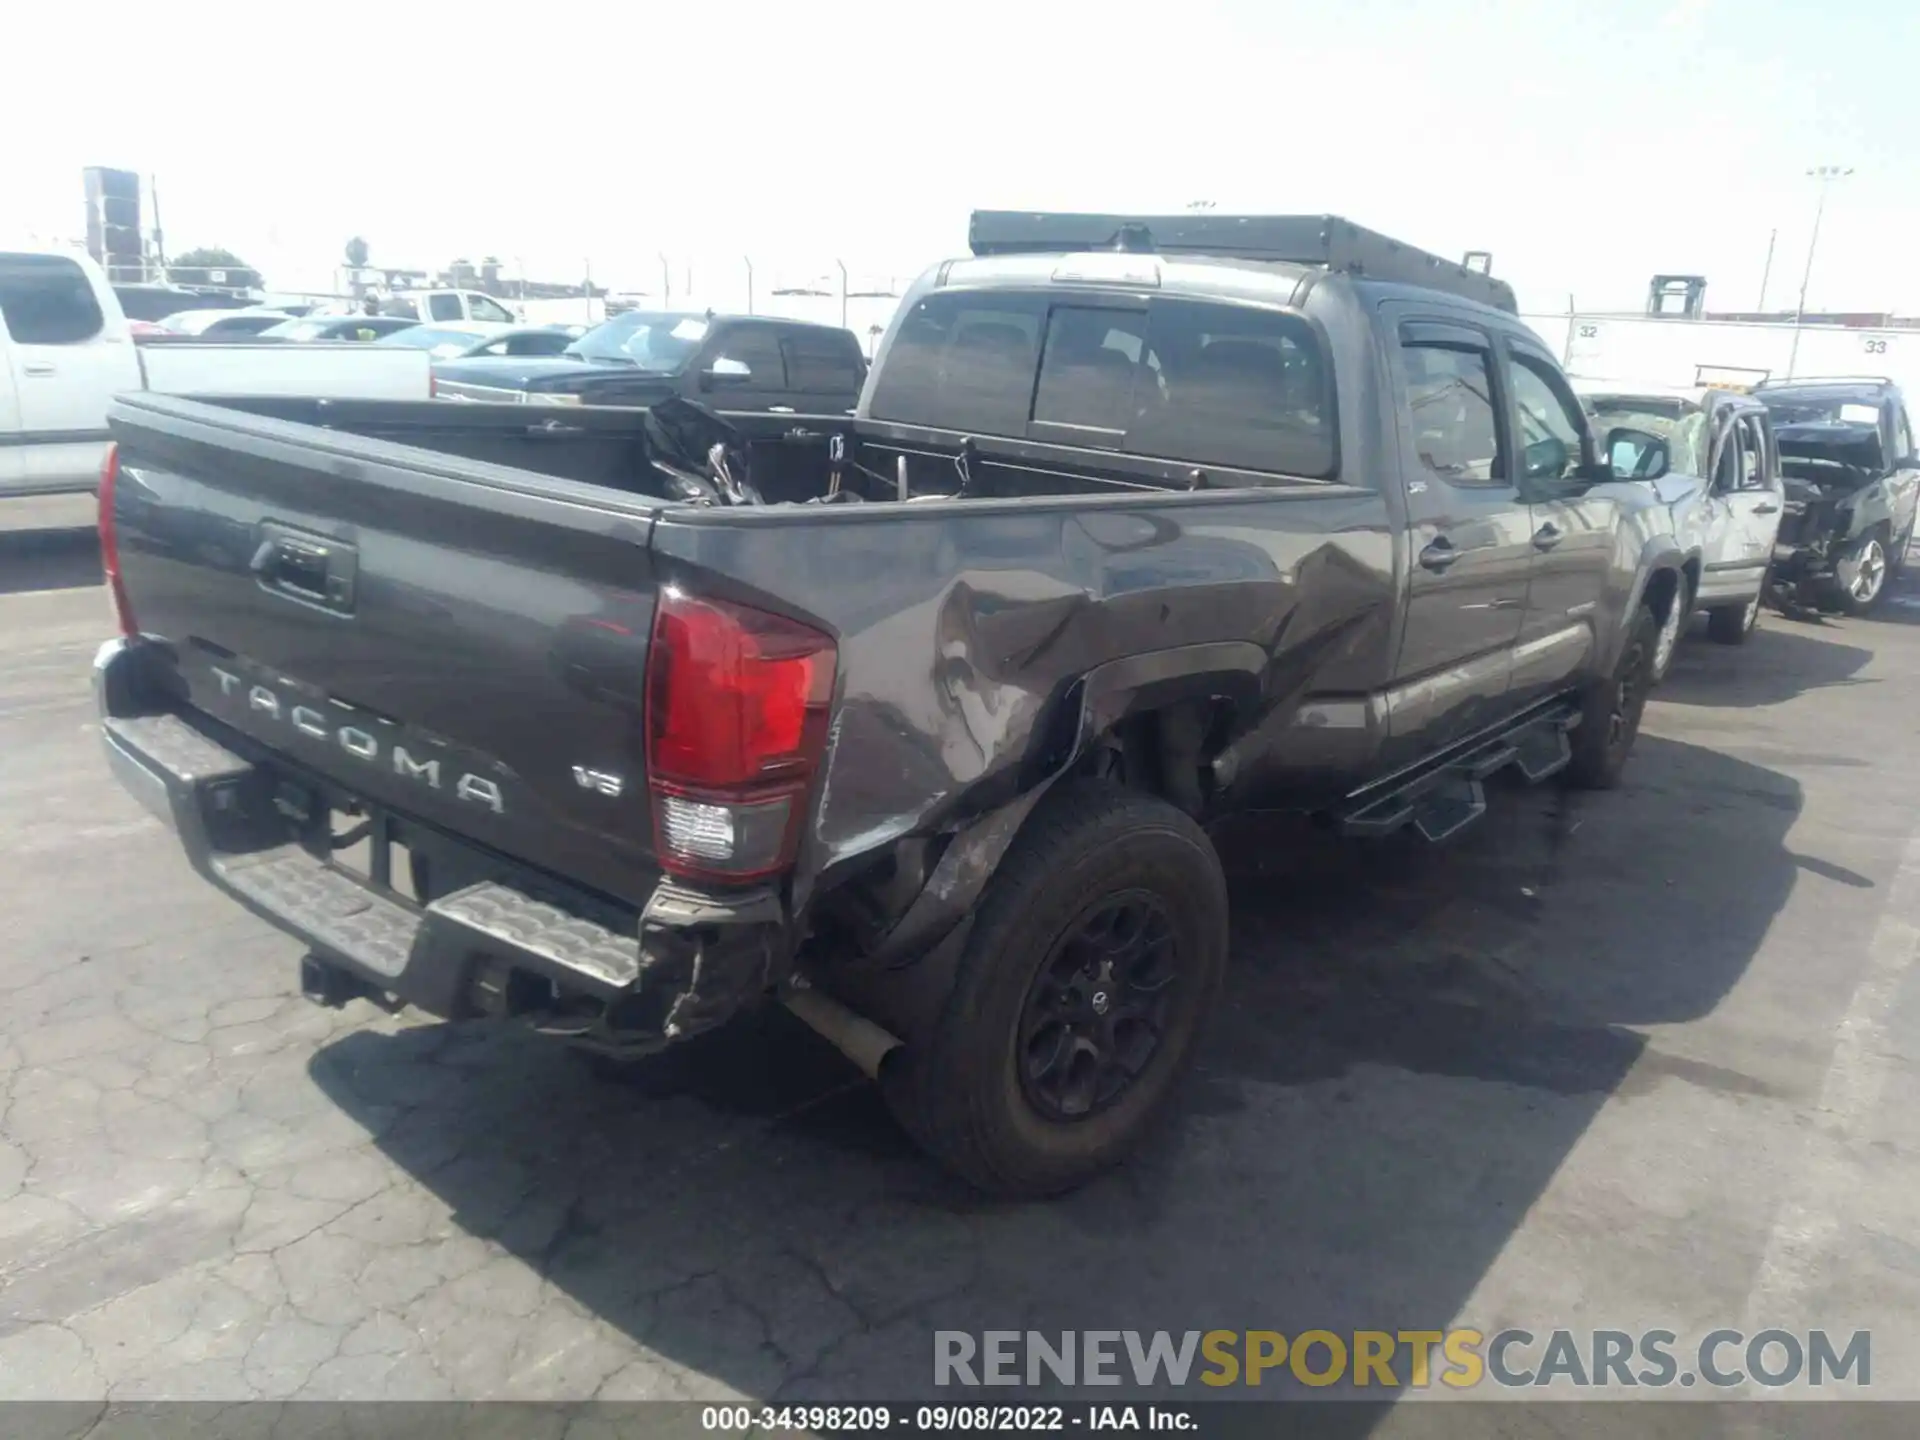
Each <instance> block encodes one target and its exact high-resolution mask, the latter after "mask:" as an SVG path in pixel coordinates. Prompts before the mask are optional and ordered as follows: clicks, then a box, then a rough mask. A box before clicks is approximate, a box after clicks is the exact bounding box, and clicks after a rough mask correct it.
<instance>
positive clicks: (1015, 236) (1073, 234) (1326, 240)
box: [967, 210, 1519, 315]
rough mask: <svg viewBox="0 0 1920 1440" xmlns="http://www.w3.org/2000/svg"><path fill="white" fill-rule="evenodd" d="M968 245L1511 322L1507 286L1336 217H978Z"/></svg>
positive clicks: (1005, 213) (996, 213) (980, 250)
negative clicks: (1173, 268)
mask: <svg viewBox="0 0 1920 1440" xmlns="http://www.w3.org/2000/svg"><path fill="white" fill-rule="evenodd" d="M967 239H968V243H969V246H970V247H971V249H972V251H973V253H974V254H975V255H1022V254H1029V255H1030V254H1048V253H1058V252H1062V251H1084V250H1120V251H1130V252H1135V253H1141V254H1156V255H1210V256H1218V257H1220V258H1223V259H1239V260H1266V261H1274V260H1277V261H1284V262H1286V263H1289V264H1294V265H1318V266H1322V267H1324V268H1326V269H1328V270H1336V271H1340V272H1342V273H1344V274H1348V275H1353V276H1356V277H1363V278H1365V279H1369V280H1384V281H1388V282H1390V283H1394V284H1400V285H1420V286H1424V287H1426V288H1428V289H1430V290H1441V291H1445V292H1446V293H1448V294H1450V295H1456V296H1459V297H1460V298H1462V299H1465V300H1472V301H1476V302H1477V303H1479V304H1482V305H1491V306H1493V307H1494V308H1496V309H1499V310H1504V311H1506V312H1507V313H1508V314H1509V315H1513V314H1518V313H1519V306H1518V305H1517V304H1516V303H1515V300H1514V295H1513V287H1512V286H1511V285H1509V284H1507V283H1506V281H1504V280H1496V279H1494V278H1493V277H1492V276H1491V275H1487V274H1483V273H1482V272H1480V271H1479V270H1477V269H1471V268H1469V267H1468V266H1465V265H1462V264H1460V263H1459V262H1457V261H1453V260H1443V259H1442V258H1441V257H1440V256H1438V255H1433V254H1429V253H1428V252H1427V251H1425V250H1419V249H1416V248H1415V247H1413V246H1411V245H1407V244H1403V243H1402V242H1401V241H1398V240H1394V239H1392V238H1390V237H1389V236H1386V235H1381V234H1378V233H1377V232H1375V231H1372V230H1367V229H1364V228H1363V227H1361V226H1359V225H1355V224H1354V223H1353V222H1352V221H1350V220H1343V219H1341V218H1340V217H1339V216H1337V215H1200V214H1188V215H1082V214H1060V213H1047V212H1033V211H1018V210H976V211H974V212H973V220H972V223H971V224H970V225H969V226H968V231H967Z"/></svg>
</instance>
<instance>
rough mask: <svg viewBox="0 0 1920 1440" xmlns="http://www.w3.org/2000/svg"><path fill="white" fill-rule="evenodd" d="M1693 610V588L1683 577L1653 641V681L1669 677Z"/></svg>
mask: <svg viewBox="0 0 1920 1440" xmlns="http://www.w3.org/2000/svg"><path fill="white" fill-rule="evenodd" d="M1692 611H1693V588H1692V587H1691V586H1690V585H1688V584H1687V582H1686V581H1685V580H1684V579H1683V580H1681V581H1680V582H1679V584H1678V586H1677V587H1676V588H1675V589H1674V592H1673V599H1672V600H1671V601H1670V602H1669V603H1668V605H1667V615H1666V618H1665V619H1664V620H1662V621H1661V622H1660V629H1659V632H1658V633H1657V634H1656V635H1655V636H1654V641H1653V683H1654V684H1656V685H1658V684H1659V683H1660V682H1661V681H1662V680H1664V679H1666V678H1667V671H1668V670H1669V669H1671V668H1672V666H1673V655H1674V652H1675V651H1676V650H1678V649H1679V648H1680V636H1681V634H1682V633H1683V632H1684V631H1685V630H1686V628H1687V618H1688V616H1689V615H1690V614H1691V613H1692Z"/></svg>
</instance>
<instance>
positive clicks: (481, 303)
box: [467, 295, 514, 325]
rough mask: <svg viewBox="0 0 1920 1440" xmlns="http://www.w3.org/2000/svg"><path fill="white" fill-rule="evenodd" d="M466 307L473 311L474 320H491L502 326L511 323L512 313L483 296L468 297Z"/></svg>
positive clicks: (495, 301)
mask: <svg viewBox="0 0 1920 1440" xmlns="http://www.w3.org/2000/svg"><path fill="white" fill-rule="evenodd" d="M467 304H468V306H470V307H471V308H472V310H473V318H474V319H475V320H493V321H497V322H498V323H499V324H502V325H510V324H512V323H513V318H514V317H513V312H512V311H511V310H509V309H507V307H506V306H504V305H502V304H501V303H500V302H499V301H497V300H489V299H487V297H486V296H484V295H473V296H470V297H468V300H467Z"/></svg>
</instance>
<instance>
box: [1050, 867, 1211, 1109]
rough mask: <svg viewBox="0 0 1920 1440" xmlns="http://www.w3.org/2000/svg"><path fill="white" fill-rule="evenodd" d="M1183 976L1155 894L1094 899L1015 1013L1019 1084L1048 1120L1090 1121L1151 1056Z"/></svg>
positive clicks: (1171, 928)
mask: <svg viewBox="0 0 1920 1440" xmlns="http://www.w3.org/2000/svg"><path fill="white" fill-rule="evenodd" d="M1179 978H1180V954H1179V945H1178V942H1177V940H1176V938H1175V934H1174V925H1173V921H1172V919H1171V917H1170V916H1169V915H1168V914H1167V911H1166V907H1165V906H1164V905H1163V904H1162V903H1161V901H1160V900H1159V898H1158V897H1156V896H1154V895H1153V894H1151V893H1149V892H1147V891H1144V890H1133V891H1127V892H1125V893H1123V894H1119V895H1110V896H1105V897H1103V898H1101V899H1100V900H1097V901H1095V902H1094V903H1093V904H1092V905H1091V906H1089V907H1088V909H1087V910H1086V911H1084V912H1083V913H1082V914H1081V915H1080V916H1079V917H1078V918H1077V919H1076V920H1075V921H1074V922H1073V924H1072V925H1071V926H1069V928H1068V929H1067V931H1066V932H1065V933H1064V934H1062V935H1061V936H1060V938H1059V939H1058V940H1056V941H1055V942H1054V944H1053V948H1052V949H1051V950H1050V951H1049V952H1048V954H1047V957H1046V959H1045V960H1044V961H1042V962H1041V965H1040V969H1039V972H1038V973H1037V974H1036V975H1035V976H1034V979H1033V984H1032V986H1031V987H1030V988H1029V989H1028V992H1027V1001H1026V1005H1025V1007H1024V1008H1023V1009H1022V1011H1021V1016H1020V1038H1019V1049H1018V1052H1017V1053H1018V1055H1019V1057H1020V1058H1019V1065H1020V1088H1021V1092H1022V1093H1023V1094H1024V1095H1025V1096H1026V1099H1027V1103H1028V1104H1030V1105H1032V1106H1033V1108H1034V1109H1035V1110H1036V1111H1038V1112H1039V1113H1040V1114H1041V1115H1044V1116H1045V1117H1046V1118H1047V1119H1049V1120H1055V1121H1072V1120H1079V1119H1083V1118H1085V1117H1086V1116H1089V1115H1094V1114H1097V1113H1099V1112H1100V1111H1102V1110H1104V1109H1106V1108H1107V1107H1108V1106H1109V1105H1112V1104H1113V1103H1114V1102H1115V1101H1117V1100H1118V1099H1120V1097H1121V1096H1123V1095H1124V1094H1125V1093H1126V1092H1127V1089H1128V1087H1129V1086H1131V1085H1132V1084H1133V1082H1134V1080H1135V1079H1136V1078H1137V1077H1138V1076H1139V1075H1140V1073H1141V1072H1142V1071H1143V1070H1145V1069H1146V1067H1147V1066H1148V1064H1149V1063H1151V1061H1152V1060H1153V1057H1154V1054H1155V1052H1156V1051H1157V1050H1158V1049H1159V1046H1160V1037H1161V1035H1162V1034H1163V1033H1164V1032H1165V1029H1166V1025H1167V1018H1168V1015H1169V1012H1170V1008H1171V1005H1172V1001H1173V997H1174V992H1175V990H1176V988H1177V986H1178V983H1179Z"/></svg>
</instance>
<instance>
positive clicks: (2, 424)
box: [0, 249, 140, 495]
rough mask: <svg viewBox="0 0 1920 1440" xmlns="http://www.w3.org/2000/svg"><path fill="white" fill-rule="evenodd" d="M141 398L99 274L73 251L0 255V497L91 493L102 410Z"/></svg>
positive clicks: (136, 363)
mask: <svg viewBox="0 0 1920 1440" xmlns="http://www.w3.org/2000/svg"><path fill="white" fill-rule="evenodd" d="M139 388H140V359H139V356H138V354H137V353H136V352H135V350H134V347H133V336H132V334H131V333H130V332H129V330H128V327H127V317H126V316H125V315H124V314H123V313H122V312H121V309H120V304H119V301H117V300H116V299H115V298H114V294H113V291H112V290H111V289H109V288H108V286H107V279H106V276H105V275H104V274H103V273H101V270H100V267H99V266H98V265H96V264H94V262H93V261H92V260H91V259H89V258H88V257H87V256H86V255H85V254H84V253H81V252H79V251H74V250H51V249H26V250H6V249H0V495H8V494H12V495H52V494H60V493H63V492H70V491H82V490H90V489H92V488H93V485H94V483H95V481H96V479H97V478H98V476H99V474H100V462H101V459H102V457H103V455H104V453H105V450H106V444H107V402H108V401H109V400H111V399H112V398H113V397H114V396H115V395H117V394H119V393H120V392H121V391H123V390H138V389H139Z"/></svg>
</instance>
